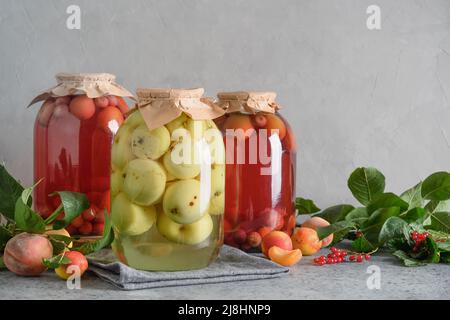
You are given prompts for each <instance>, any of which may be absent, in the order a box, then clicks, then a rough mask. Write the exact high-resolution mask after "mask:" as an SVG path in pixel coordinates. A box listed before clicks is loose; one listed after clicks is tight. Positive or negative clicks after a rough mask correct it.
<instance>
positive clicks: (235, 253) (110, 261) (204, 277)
mask: <svg viewBox="0 0 450 320" xmlns="http://www.w3.org/2000/svg"><path fill="white" fill-rule="evenodd" d="M88 259H89V270H91V271H92V272H94V273H95V274H96V275H97V276H99V277H100V278H101V279H103V280H106V281H108V282H110V283H112V284H114V285H115V286H117V287H119V288H120V289H123V290H136V289H149V288H160V287H171V286H186V285H194V284H208V283H219V282H229V281H242V280H258V279H269V278H276V277H280V276H282V275H284V274H286V273H288V272H289V269H288V268H285V267H282V266H279V265H277V264H276V263H273V262H272V261H269V260H267V259H265V258H262V257H258V256H256V255H250V254H247V253H245V252H242V251H241V250H239V249H236V248H233V247H230V246H223V247H222V249H221V251H220V255H219V257H218V258H217V260H216V261H215V262H213V263H212V264H211V265H210V266H209V267H207V268H205V269H200V270H191V271H176V272H149V271H141V270H136V269H133V268H130V267H128V266H126V265H125V264H123V263H120V262H118V261H117V260H116V259H115V258H114V255H113V254H112V252H111V250H102V251H100V252H97V253H95V254H93V255H90V256H89V257H88Z"/></svg>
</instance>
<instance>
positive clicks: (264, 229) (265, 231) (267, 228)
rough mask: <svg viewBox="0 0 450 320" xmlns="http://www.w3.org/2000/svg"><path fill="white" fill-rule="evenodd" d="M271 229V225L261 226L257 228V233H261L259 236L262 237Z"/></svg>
mask: <svg viewBox="0 0 450 320" xmlns="http://www.w3.org/2000/svg"><path fill="white" fill-rule="evenodd" d="M272 230H273V228H271V227H261V228H259V229H258V233H259V234H260V235H261V238H264V237H265V236H266V235H267V234H268V233H270V232H271V231H272Z"/></svg>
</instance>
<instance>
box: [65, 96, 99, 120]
mask: <svg viewBox="0 0 450 320" xmlns="http://www.w3.org/2000/svg"><path fill="white" fill-rule="evenodd" d="M69 110H70V112H71V113H72V114H73V115H74V116H75V117H77V118H78V119H80V120H88V119H90V118H91V117H92V116H93V115H94V113H95V104H94V100H92V99H91V98H88V97H87V96H86V95H81V96H77V97H75V98H73V99H72V101H70V105H69Z"/></svg>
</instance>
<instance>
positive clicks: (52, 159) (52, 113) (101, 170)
mask: <svg viewBox="0 0 450 320" xmlns="http://www.w3.org/2000/svg"><path fill="white" fill-rule="evenodd" d="M127 110H128V106H127V104H126V103H125V101H124V100H123V98H121V97H116V96H104V97H99V98H95V99H91V98H88V97H87V96H86V95H76V96H64V97H58V98H49V99H47V100H46V101H45V102H44V103H43V105H42V107H41V109H40V111H39V114H38V116H37V118H36V122H35V126H34V181H36V182H37V181H40V183H39V184H38V185H37V186H36V188H35V193H34V205H35V209H36V211H38V212H39V213H40V214H41V215H42V216H43V217H44V218H45V217H48V216H49V215H50V214H51V213H52V212H53V211H54V210H55V209H56V208H57V207H58V206H59V205H60V200H59V197H57V196H51V194H52V193H53V192H55V191H76V192H81V193H85V194H86V195H87V197H88V199H89V201H90V203H91V207H90V208H89V209H88V210H86V211H84V212H83V213H82V215H80V216H79V217H77V218H75V219H74V220H73V221H72V223H71V224H70V225H69V226H68V228H67V230H68V231H69V233H70V234H71V235H83V236H91V235H92V236H93V235H101V234H102V232H103V225H104V217H103V212H104V209H107V210H108V212H109V211H110V204H109V202H110V191H109V188H110V163H111V145H112V141H113V136H114V134H115V133H116V132H117V130H118V128H119V126H120V124H121V123H122V122H123V120H124V113H125V112H126V111H127Z"/></svg>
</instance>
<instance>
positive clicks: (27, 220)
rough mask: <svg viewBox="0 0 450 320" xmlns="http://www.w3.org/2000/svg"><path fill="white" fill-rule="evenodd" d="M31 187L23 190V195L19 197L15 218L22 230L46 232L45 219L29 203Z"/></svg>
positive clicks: (17, 225)
mask: <svg viewBox="0 0 450 320" xmlns="http://www.w3.org/2000/svg"><path fill="white" fill-rule="evenodd" d="M32 189H33V187H31V188H27V189H25V190H24V191H23V192H22V196H21V197H19V198H18V199H17V202H16V207H15V213H14V220H15V222H16V227H17V228H18V229H20V230H22V231H25V232H29V233H44V231H45V223H44V219H42V217H41V216H40V215H39V214H37V213H36V212H34V211H33V210H32V209H31V208H30V207H29V206H28V204H27V202H28V200H29V199H30V195H31V190H32Z"/></svg>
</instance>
